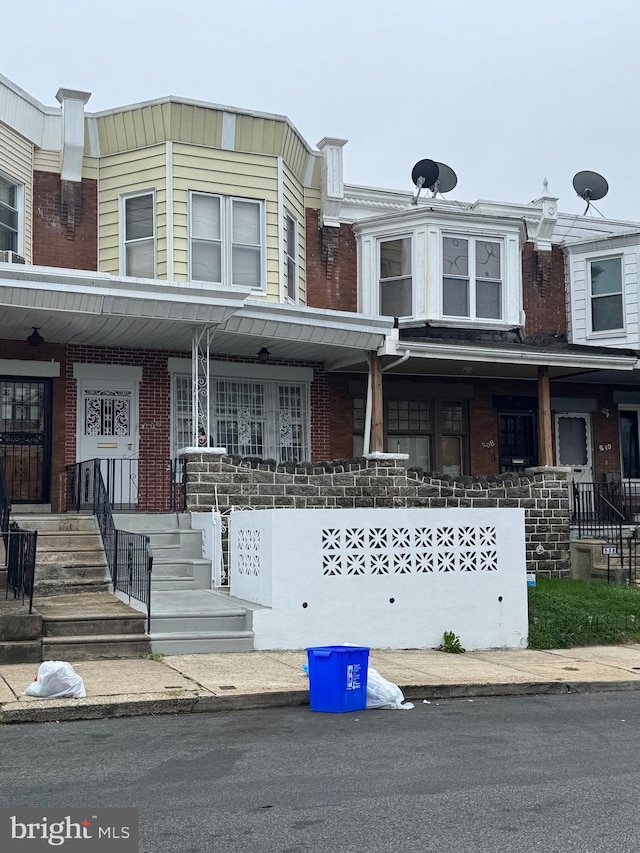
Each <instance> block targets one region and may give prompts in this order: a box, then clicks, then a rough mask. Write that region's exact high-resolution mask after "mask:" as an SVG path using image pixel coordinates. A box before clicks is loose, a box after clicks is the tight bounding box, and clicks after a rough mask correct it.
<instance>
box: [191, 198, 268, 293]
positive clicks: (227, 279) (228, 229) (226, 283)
mask: <svg viewBox="0 0 640 853" xmlns="http://www.w3.org/2000/svg"><path fill="white" fill-rule="evenodd" d="M194 196H206V197H208V198H217V199H220V244H221V249H220V250H221V271H222V281H221V282H215V281H201V280H200V279H197V278H193V270H192V259H193V251H192V249H191V241H192V240H193V239H194V238H193V234H192V217H193V215H192V201H191V200H192V199H193V197H194ZM234 201H239V202H249V203H251V204H256V205H258V207H259V210H260V217H259V222H260V244H259V246H260V287H254V288H251V293H265V292H266V289H267V226H266V221H267V220H266V206H267V205H266V201H265V199H262V198H250V197H248V196H246V197H245V196H238V195H222V194H221V193H209V192H204V191H201V190H189V209H188V212H187V216H188V223H189V228H188V233H189V238H188V239H189V247H188V248H189V281H197V282H199V283H201V284H209V285H214V286H215V285H218V286H220V287H225V288H231V287H239V286H242V285H234V284H233V283H232V272H233V270H232V261H231V258H232V253H233V252H232V249H233V243H232V233H233V231H232V216H233V202H234ZM196 239H202V238H200V237H199V238H196Z"/></svg>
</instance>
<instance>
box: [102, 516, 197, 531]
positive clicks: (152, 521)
mask: <svg viewBox="0 0 640 853" xmlns="http://www.w3.org/2000/svg"><path fill="white" fill-rule="evenodd" d="M113 521H114V523H115V525H116V527H117V528H118V530H130V531H131V532H133V533H146V534H151V533H155V532H160V533H164V532H167V531H173V530H190V529H191V515H190V514H189V513H188V512H114V513H113Z"/></svg>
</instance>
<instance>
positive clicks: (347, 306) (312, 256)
mask: <svg viewBox="0 0 640 853" xmlns="http://www.w3.org/2000/svg"><path fill="white" fill-rule="evenodd" d="M306 232H307V305H309V306H310V307H313V308H329V309H331V310H335V311H357V310H358V269H357V260H356V238H355V235H354V233H353V229H352V228H351V226H350V225H344V224H343V225H341V226H340V227H339V228H329V227H325V226H323V225H321V224H320V211H318V210H310V209H307V212H306Z"/></svg>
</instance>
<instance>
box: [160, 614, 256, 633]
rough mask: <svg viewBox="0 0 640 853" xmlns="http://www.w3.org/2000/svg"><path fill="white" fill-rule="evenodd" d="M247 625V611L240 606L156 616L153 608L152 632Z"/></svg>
mask: <svg viewBox="0 0 640 853" xmlns="http://www.w3.org/2000/svg"><path fill="white" fill-rule="evenodd" d="M246 627H247V626H246V611H245V610H242V609H240V608H239V609H237V610H232V609H231V608H230V609H229V610H222V611H220V613H175V614H168V613H167V614H164V613H163V614H161V615H159V616H154V615H153V608H152V609H151V633H152V634H174V633H187V634H197V633H201V632H207V633H210V632H212V631H213V632H220V631H244V630H245V629H246Z"/></svg>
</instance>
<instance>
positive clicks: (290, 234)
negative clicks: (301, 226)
mask: <svg viewBox="0 0 640 853" xmlns="http://www.w3.org/2000/svg"><path fill="white" fill-rule="evenodd" d="M286 220H287V238H286V246H285V253H286V257H287V268H286V277H287V284H286V294H287V297H288V298H289V299H292V300H294V301H295V299H296V297H297V291H298V223H297V222H296V220H295V219H294V218H293V216H291V214H289V213H287V216H286Z"/></svg>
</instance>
